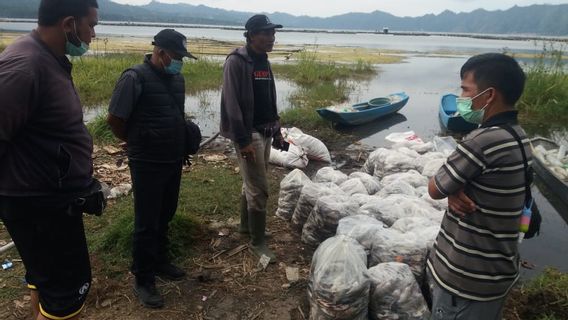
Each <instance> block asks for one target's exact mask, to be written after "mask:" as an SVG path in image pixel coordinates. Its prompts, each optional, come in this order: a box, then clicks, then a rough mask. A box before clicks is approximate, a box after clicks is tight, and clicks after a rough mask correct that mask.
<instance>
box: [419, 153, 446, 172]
mask: <svg viewBox="0 0 568 320" xmlns="http://www.w3.org/2000/svg"><path fill="white" fill-rule="evenodd" d="M446 158H447V156H446V155H444V154H443V153H441V152H428V153H425V154H423V155H421V156H420V157H418V158H416V159H414V166H415V167H416V170H418V171H420V172H422V170H424V166H425V165H426V164H427V163H428V162H430V161H432V160H435V159H444V160H445V159H446Z"/></svg>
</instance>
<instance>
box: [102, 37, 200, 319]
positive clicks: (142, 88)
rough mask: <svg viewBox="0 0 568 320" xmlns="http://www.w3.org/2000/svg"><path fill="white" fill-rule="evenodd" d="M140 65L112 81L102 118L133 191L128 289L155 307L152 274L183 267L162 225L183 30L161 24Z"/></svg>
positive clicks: (168, 199) (179, 136) (178, 109)
mask: <svg viewBox="0 0 568 320" xmlns="http://www.w3.org/2000/svg"><path fill="white" fill-rule="evenodd" d="M152 44H153V45H154V51H153V52H152V54H148V55H147V56H146V58H145V60H144V63H143V64H140V65H137V66H134V67H132V68H130V69H127V70H126V71H125V72H124V73H123V74H122V76H121V77H120V79H119V80H118V82H117V84H116V87H115V89H114V92H113V95H112V98H111V101H110V105H109V115H108V123H109V125H110V127H111V129H112V131H113V133H114V134H115V135H116V136H117V137H118V138H119V139H121V140H123V141H126V143H127V147H128V160H129V166H130V174H131V176H132V183H133V190H134V241H133V249H132V258H133V262H132V268H131V270H132V273H133V274H134V276H135V277H136V280H135V285H134V291H135V293H136V295H137V296H138V298H139V299H140V301H141V302H142V304H143V305H144V306H146V307H150V308H160V307H162V306H163V305H164V300H163V298H162V296H161V295H160V293H159V292H158V290H157V289H156V285H155V276H161V277H164V278H167V279H170V280H180V279H181V278H183V277H184V276H185V272H184V271H183V270H181V269H180V268H178V267H176V266H174V265H173V264H171V263H170V260H169V258H170V257H168V256H167V252H168V237H167V232H168V224H169V222H170V221H171V220H172V218H173V216H174V214H175V212H176V209H177V202H178V196H179V187H180V179H181V171H182V163H183V158H184V156H185V154H184V151H185V150H184V145H185V126H186V123H185V117H184V116H185V111H184V105H185V103H184V102H185V81H184V78H183V75H181V74H180V72H181V69H182V67H183V61H182V59H183V58H184V57H189V58H193V59H197V58H195V57H194V56H193V55H192V54H191V53H189V52H188V51H187V48H186V47H187V40H186V37H185V36H184V35H182V34H181V33H179V32H177V31H175V30H173V29H164V30H162V31H160V32H159V33H158V34H157V35H156V36H155V37H154V42H153V43H152Z"/></svg>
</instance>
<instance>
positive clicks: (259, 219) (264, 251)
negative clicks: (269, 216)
mask: <svg viewBox="0 0 568 320" xmlns="http://www.w3.org/2000/svg"><path fill="white" fill-rule="evenodd" d="M249 229H250V231H251V232H250V238H251V243H250V245H249V247H250V250H251V251H252V253H253V254H254V255H256V256H257V257H258V258H260V257H262V255H265V256H267V257H268V258H270V263H274V262H276V255H274V253H273V252H272V250H270V249H269V248H268V245H267V244H266V236H265V233H264V232H265V229H266V211H252V210H251V212H249Z"/></svg>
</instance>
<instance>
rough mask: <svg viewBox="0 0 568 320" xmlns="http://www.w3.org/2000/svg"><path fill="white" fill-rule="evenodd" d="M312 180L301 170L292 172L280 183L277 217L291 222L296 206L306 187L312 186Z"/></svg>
mask: <svg viewBox="0 0 568 320" xmlns="http://www.w3.org/2000/svg"><path fill="white" fill-rule="evenodd" d="M311 183H312V180H310V178H309V177H308V176H307V175H306V174H305V173H304V172H303V171H302V170H300V169H295V170H293V171H292V172H290V173H289V174H288V175H286V177H284V179H282V181H281V182H280V195H279V197H278V209H277V210H276V216H278V217H280V218H282V219H284V220H286V221H290V219H292V215H293V214H294V210H295V209H296V204H297V203H298V199H299V198H300V194H301V193H302V188H303V187H304V186H305V185H308V184H311Z"/></svg>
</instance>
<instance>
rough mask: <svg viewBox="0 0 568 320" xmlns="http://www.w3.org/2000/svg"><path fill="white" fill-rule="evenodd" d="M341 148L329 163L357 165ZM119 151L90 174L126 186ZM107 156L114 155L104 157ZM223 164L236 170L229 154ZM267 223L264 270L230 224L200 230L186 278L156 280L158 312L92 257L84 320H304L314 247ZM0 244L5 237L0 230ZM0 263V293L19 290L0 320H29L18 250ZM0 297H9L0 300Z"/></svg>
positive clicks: (98, 159) (100, 154)
mask: <svg viewBox="0 0 568 320" xmlns="http://www.w3.org/2000/svg"><path fill="white" fill-rule="evenodd" d="M229 149H230V148H228V147H227V144H226V142H224V141H222V140H221V141H219V140H217V141H215V142H214V143H212V144H211V145H210V146H209V147H208V148H206V149H205V150H203V151H202V152H201V156H202V157H203V156H207V155H208V154H219V153H220V152H221V153H226V154H228V150H229ZM341 149H342V150H343V151H342V153H341V155H334V159H335V161H337V163H336V165H338V166H341V167H342V168H344V169H346V171H349V170H350V169H353V168H356V167H358V166H361V165H362V163H363V162H364V160H365V155H366V153H365V152H364V151H361V150H354V151H352V152H349V151H345V148H341ZM118 150H120V147H119V146H115V147H111V148H102V147H101V148H96V152H95V157H94V159H95V174H96V175H98V177H99V178H100V179H101V180H105V181H107V182H110V183H111V184H112V185H114V186H115V185H117V184H119V183H128V182H129V174H128V170H125V169H124V167H125V164H124V163H122V160H121V157H120V155H121V154H122V153H121V152H120V151H118ZM113 152H116V154H110V153H113ZM225 161H227V162H230V163H232V165H235V166H236V162H235V160H234V159H232V158H231V157H230V154H229V157H228V159H226V160H225ZM322 166H323V164H312V165H310V166H309V167H308V169H307V173H308V174H313V173H314V172H315V171H316V170H317V169H319V168H320V167H322ZM270 172H271V174H272V175H274V176H275V177H274V178H276V179H277V181H279V180H281V179H282V177H284V175H285V174H287V173H288V172H289V171H288V170H282V169H275V168H273V169H272V170H270ZM270 196H271V197H278V190H271V195H270ZM267 225H268V228H269V231H270V232H271V233H272V238H271V239H270V240H269V244H270V247H271V248H272V249H273V250H274V251H275V253H276V255H277V258H278V261H277V262H276V263H275V264H271V265H269V266H268V267H267V268H266V269H263V267H262V265H260V264H259V261H258V259H255V258H254V256H253V255H252V254H251V253H250V252H249V251H248V248H247V246H246V244H247V242H248V239H247V237H244V236H242V235H241V234H239V233H238V232H237V222H236V220H234V219H233V220H232V219H229V220H228V221H226V222H215V223H212V224H209V225H205V224H204V225H200V226H199V227H198V230H197V231H196V232H195V235H194V239H193V240H194V241H193V246H192V248H191V250H192V257H191V258H190V259H188V260H186V263H185V264H184V265H182V267H183V268H184V270H186V271H187V272H188V276H187V277H186V279H185V280H183V281H179V282H170V281H163V280H162V279H158V281H157V285H158V288H159V290H160V291H161V292H162V294H163V295H164V297H165V302H166V306H165V308H163V309H147V308H144V307H142V306H141V305H140V303H139V302H138V300H137V298H136V297H135V296H134V294H133V291H132V284H133V280H134V279H133V276H132V275H131V274H130V273H128V272H127V270H125V275H124V276H123V277H119V278H112V279H111V278H108V277H104V276H102V275H104V274H105V273H104V270H102V268H104V265H103V263H102V262H100V261H98V259H97V257H96V255H92V257H91V260H92V261H91V262H92V265H93V287H92V289H91V292H90V293H89V297H88V299H87V303H86V306H85V309H84V312H83V317H84V319H92V320H95V319H97V320H98V319H100V320H103V319H104V320H107V319H125V320H130V319H131V320H135V319H167V320H178V319H224V320H233V319H234V320H237V319H250V320H254V319H267V320H270V319H279V320H280V319H282V320H285V319H292V320H301V319H307V318H308V315H309V304H308V301H307V291H306V289H307V279H308V275H309V268H310V262H311V256H312V254H313V248H307V247H306V246H305V245H304V244H303V243H302V242H301V241H300V235H299V234H296V233H295V232H294V231H292V230H291V229H290V227H289V225H288V223H287V222H285V221H283V220H281V219H280V218H277V217H276V216H274V212H270V213H269V218H268V223H267ZM0 239H9V236H8V235H7V232H6V230H5V229H4V228H3V227H1V228H0ZM0 257H1V258H3V259H4V258H9V259H12V261H14V263H15V266H14V268H13V269H11V270H9V271H4V272H10V274H11V275H10V276H6V273H4V274H0V290H16V291H18V293H16V294H12V296H16V297H18V298H17V299H14V300H12V301H6V299H0V319H6V320H21V319H29V317H28V314H29V295H28V294H29V292H28V291H27V290H26V289H24V284H23V274H24V268H23V266H22V263H21V261H19V260H18V259H17V258H18V257H17V252H16V251H15V250H12V251H11V252H10V253H9V254H4V255H2V256H0ZM287 268H297V270H298V271H299V279H297V280H294V279H292V280H294V281H290V280H288V278H287V274H286V269H287ZM289 271H291V269H290V270H289ZM0 272H2V271H0ZM14 277H15V278H17V279H15V278H14ZM20 285H21V286H20ZM19 286H20V287H19ZM0 292H1V291H0ZM6 294H8V291H6V292H5V294H0V297H1V296H4V295H6Z"/></svg>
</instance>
